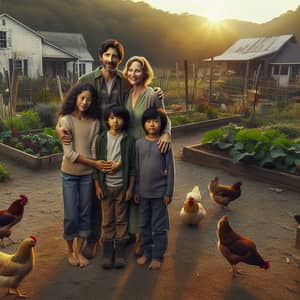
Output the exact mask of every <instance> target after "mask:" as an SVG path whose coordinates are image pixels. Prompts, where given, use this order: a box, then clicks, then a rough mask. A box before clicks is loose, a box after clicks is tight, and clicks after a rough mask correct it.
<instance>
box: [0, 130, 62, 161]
mask: <svg viewBox="0 0 300 300" xmlns="http://www.w3.org/2000/svg"><path fill="white" fill-rule="evenodd" d="M0 142H1V143H4V144H7V145H10V146H12V147H15V148H17V149H19V150H22V151H24V152H26V153H29V154H33V155H36V156H45V155H49V154H55V153H60V152H62V147H61V143H60V140H59V139H58V137H57V134H56V132H55V130H54V129H52V128H45V130H44V132H41V133H37V134H30V133H28V134H21V135H19V136H18V137H12V132H11V130H9V131H4V132H1V133H0Z"/></svg>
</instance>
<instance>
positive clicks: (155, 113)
mask: <svg viewBox="0 0 300 300" xmlns="http://www.w3.org/2000/svg"><path fill="white" fill-rule="evenodd" d="M157 118H160V122H161V126H160V131H159V133H162V132H163V131H164V130H165V129H166V126H167V116H166V113H165V112H164V111H163V110H162V109H157V108H155V107H151V108H148V109H146V110H145V111H144V113H143V115H142V125H143V128H144V130H145V132H146V129H145V123H146V121H148V120H154V119H157ZM146 133H147V132H146Z"/></svg>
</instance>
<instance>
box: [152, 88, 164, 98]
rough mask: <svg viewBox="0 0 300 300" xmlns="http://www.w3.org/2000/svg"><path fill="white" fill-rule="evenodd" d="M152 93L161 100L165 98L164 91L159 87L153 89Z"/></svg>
mask: <svg viewBox="0 0 300 300" xmlns="http://www.w3.org/2000/svg"><path fill="white" fill-rule="evenodd" d="M153 90H154V92H155V93H156V94H157V95H158V97H159V99H160V100H162V99H164V97H165V94H164V91H163V90H162V89H161V88H160V87H155V88H153Z"/></svg>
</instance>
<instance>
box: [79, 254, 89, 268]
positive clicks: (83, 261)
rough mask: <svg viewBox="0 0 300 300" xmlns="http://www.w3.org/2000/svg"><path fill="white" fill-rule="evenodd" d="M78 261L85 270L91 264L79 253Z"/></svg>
mask: <svg viewBox="0 0 300 300" xmlns="http://www.w3.org/2000/svg"><path fill="white" fill-rule="evenodd" d="M78 260H79V267H80V268H84V267H86V266H87V265H88V264H89V263H90V262H89V260H88V259H87V258H85V257H84V256H83V254H82V253H81V252H80V253H78Z"/></svg>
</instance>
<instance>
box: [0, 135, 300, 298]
mask: <svg viewBox="0 0 300 300" xmlns="http://www.w3.org/2000/svg"><path fill="white" fill-rule="evenodd" d="M200 137H201V132H198V133H196V134H195V133H194V134H193V135H190V136H185V137H184V138H177V139H176V140H175V141H174V151H175V156H176V186H175V193H174V200H173V202H172V203H171V204H170V206H169V214H170V225H171V226H170V232H169V244H168V250H167V253H166V256H165V260H164V262H163V265H162V268H161V270H159V271H150V270H148V269H147V267H146V266H143V267H141V266H138V265H137V264H136V263H135V258H134V256H133V249H131V248H130V247H129V248H128V253H127V255H128V265H127V267H126V268H125V269H124V270H109V271H105V270H102V268H101V266H100V263H101V253H99V254H98V255H97V257H96V258H94V259H93V260H91V261H90V265H89V266H88V267H86V268H83V269H80V268H78V267H73V266H71V265H69V264H68V263H67V260H66V246H65V242H64V241H63V239H62V228H63V226H62V223H63V205H62V194H61V178H60V171H59V170H58V169H48V170H41V171H32V170H29V169H27V168H25V167H22V166H21V165H19V164H17V163H15V162H13V161H9V160H7V159H4V158H2V157H1V158H0V160H1V161H2V162H4V163H5V164H6V165H7V166H8V169H9V171H10V173H11V177H12V179H11V180H10V181H9V182H6V183H0V199H1V200H0V209H3V208H6V207H7V206H8V205H9V204H10V203H11V202H12V201H13V200H14V199H16V198H17V197H18V195H20V194H26V195H27V196H28V197H29V204H28V206H26V208H25V214H24V218H23V220H22V222H21V223H19V224H18V225H17V226H15V228H14V232H13V234H12V237H13V238H14V239H15V240H17V241H21V240H22V239H24V238H25V237H28V236H30V235H34V236H36V237H37V240H38V242H37V245H36V249H35V250H36V266H35V268H34V270H33V271H32V272H31V273H30V274H29V275H28V276H27V277H26V278H25V280H24V281H23V282H22V284H21V289H22V290H24V291H26V292H27V294H28V295H29V299H34V300H54V299H55V300H71V299H72V300H79V299H85V300H98V299H104V300H109V299H114V300H117V299H122V300H123V299H124V300H129V299H137V300H154V299H155V300H160V299H163V300H174V299H175V300H176V299H178V300H180V299H185V300H193V299H195V300H196V299H201V300H206V299H207V300H214V299H216V300H219V299H226V300H236V299H240V300H254V299H259V300H269V299H271V300H296V299H297V300H298V299H300V250H297V249H296V248H295V238H296V223H295V221H294V219H293V215H294V214H299V213H300V194H299V193H295V192H291V191H288V190H284V191H282V192H280V193H277V192H275V191H274V190H272V189H270V188H274V187H276V186H275V185H269V184H265V183H260V182H257V181H255V180H249V179H246V178H237V177H234V176H231V175H229V174H227V173H226V172H224V171H221V170H218V169H212V168H206V167H201V166H197V165H193V164H190V163H187V162H183V161H182V160H181V159H180V155H181V149H182V147H183V146H184V145H192V144H197V143H199V142H200ZM215 175H218V176H219V177H220V181H221V182H224V183H232V182H234V181H236V180H240V179H241V180H242V181H243V186H242V196H241V197H240V199H238V200H236V201H234V202H233V203H231V204H230V210H223V209H222V208H221V207H219V206H218V205H217V204H215V203H213V202H212V201H211V200H210V199H209V194H208V191H207V184H208V181H209V179H210V178H212V177H213V176H215ZM196 184H198V185H199V187H200V190H201V193H202V203H203V205H204V207H205V208H206V209H207V216H206V218H205V219H204V220H203V221H202V223H201V224H199V225H198V226H194V227H191V226H185V225H183V224H181V222H180V218H179V211H180V209H181V206H182V202H183V199H184V197H185V194H186V193H187V192H189V191H191V189H192V188H193V186H194V185H196ZM224 214H227V215H228V217H229V222H230V224H231V226H232V227H233V229H234V230H235V231H238V232H240V233H241V234H243V235H245V236H248V237H249V238H251V239H252V240H254V241H255V243H256V245H257V248H258V250H259V251H260V253H261V254H262V256H263V257H264V258H265V259H266V260H269V261H270V264H271V268H270V269H269V270H267V271H265V270H263V269H260V268H258V267H255V266H249V265H245V264H242V263H241V264H239V265H238V267H239V270H240V271H241V272H242V273H243V275H241V276H239V277H237V278H232V276H231V273H230V272H229V269H230V265H229V264H228V262H227V261H225V259H224V258H223V256H222V255H221V254H220V253H219V252H218V250H217V237H216V225H217V221H218V220H219V218H220V217H221V216H223V215H224ZM17 247H18V245H10V246H8V247H7V248H6V249H0V250H3V251H5V252H8V253H12V252H14V251H15V250H16V249H17ZM1 299H15V296H7V295H6V289H4V288H1V289H0V300H1Z"/></svg>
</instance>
